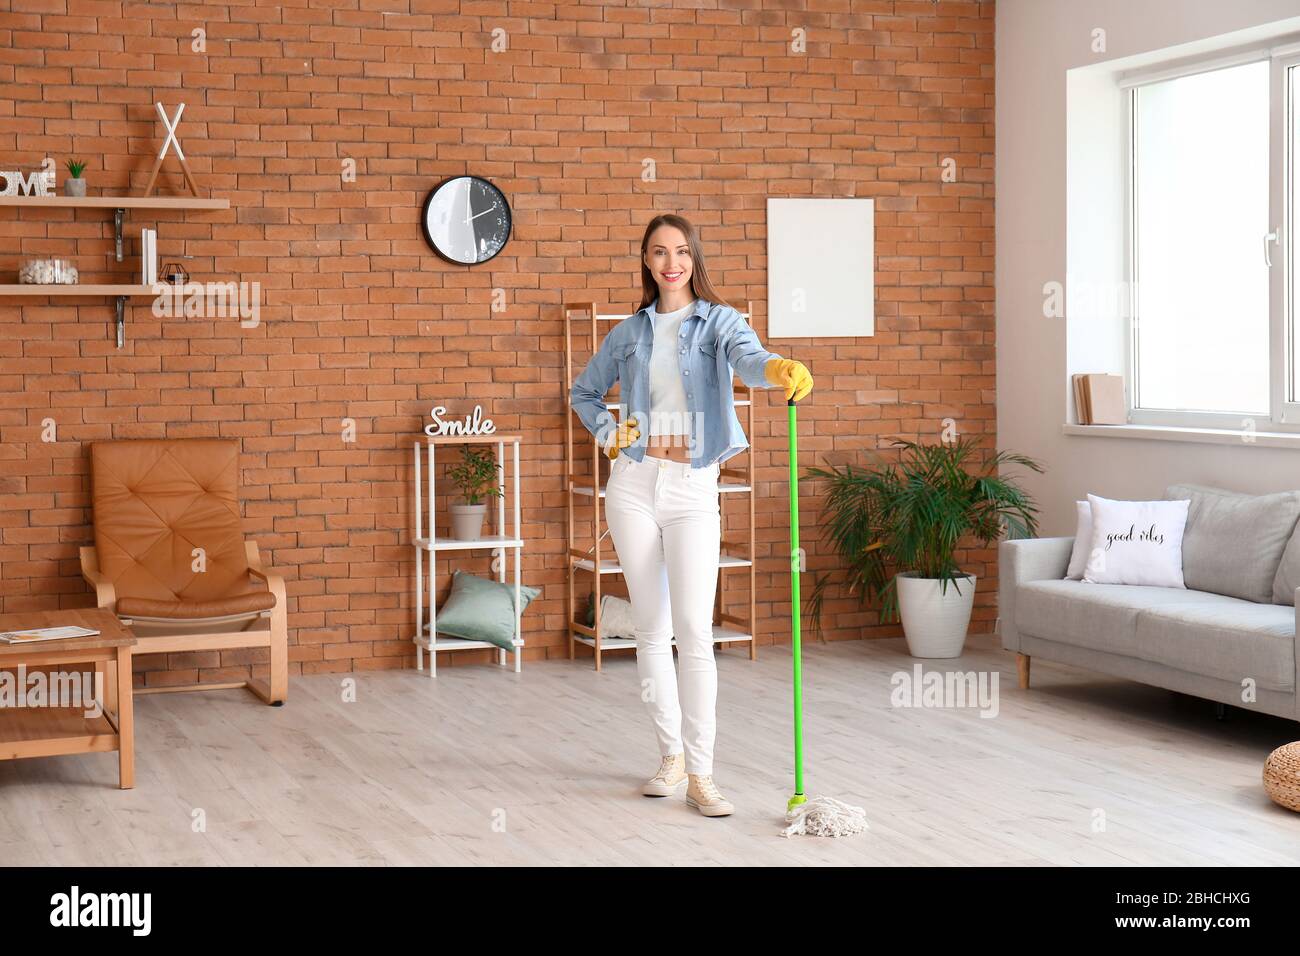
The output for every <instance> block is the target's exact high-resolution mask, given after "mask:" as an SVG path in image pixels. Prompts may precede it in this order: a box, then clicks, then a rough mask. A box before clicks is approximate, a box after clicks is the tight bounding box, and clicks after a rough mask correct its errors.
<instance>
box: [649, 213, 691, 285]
mask: <svg viewBox="0 0 1300 956" xmlns="http://www.w3.org/2000/svg"><path fill="white" fill-rule="evenodd" d="M642 261H643V262H645V265H646V268H647V269H649V270H650V274H651V275H652V276H654V278H655V283H656V284H657V285H658V286H659V300H660V301H661V302H666V303H674V302H678V301H680V300H681V299H682V298H683V295H685V296H686V297H689V296H690V295H691V276H692V275H693V274H694V264H693V263H692V261H691V247H690V244H689V243H688V242H687V241H686V236H685V234H684V233H683V232H682V231H681V230H680V229H678V228H677V227H676V226H668V225H663V226H660V227H659V228H658V229H656V230H655V231H654V232H652V233H651V234H650V239H649V241H648V242H647V243H646V250H645V255H644V256H643V257H642Z"/></svg>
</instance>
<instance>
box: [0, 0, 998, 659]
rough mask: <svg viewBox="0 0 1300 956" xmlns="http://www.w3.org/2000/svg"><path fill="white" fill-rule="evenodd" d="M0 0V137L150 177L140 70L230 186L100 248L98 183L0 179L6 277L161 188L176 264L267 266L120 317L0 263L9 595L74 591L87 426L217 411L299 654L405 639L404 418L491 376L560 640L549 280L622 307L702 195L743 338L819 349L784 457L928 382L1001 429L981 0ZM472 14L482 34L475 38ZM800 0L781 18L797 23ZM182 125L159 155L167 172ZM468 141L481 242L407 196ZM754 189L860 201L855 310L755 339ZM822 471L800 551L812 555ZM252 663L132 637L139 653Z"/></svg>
mask: <svg viewBox="0 0 1300 956" xmlns="http://www.w3.org/2000/svg"><path fill="white" fill-rule="evenodd" d="M0 6H2V7H3V11H4V12H0V166H5V167H12V166H14V165H36V164H39V163H40V162H41V160H42V159H43V158H44V157H45V156H47V155H48V156H52V157H54V159H55V160H56V162H57V163H58V164H59V170H60V177H59V178H60V181H61V180H62V179H63V178H64V174H63V170H62V164H63V161H64V160H65V159H67V158H69V157H83V158H85V159H86V160H87V161H88V168H87V171H86V174H85V175H86V176H87V178H88V179H89V181H90V184H91V194H92V195H93V194H96V193H98V192H100V191H102V192H104V193H106V194H107V193H115V194H120V193H122V192H125V191H127V190H128V189H130V190H135V189H138V188H139V187H140V186H141V185H142V182H143V180H144V178H145V177H146V176H147V173H148V170H149V167H150V166H151V164H152V158H153V155H154V153H155V151H156V150H157V148H158V146H159V145H160V143H161V139H162V132H163V130H162V126H161V124H160V123H159V122H158V120H157V118H156V115H155V113H154V109H153V103H154V101H155V100H159V101H161V102H163V103H164V104H165V105H166V106H168V107H169V109H170V110H174V108H175V105H176V104H177V103H178V102H181V101H184V102H185V104H186V108H185V114H184V118H183V119H182V121H181V124H180V127H179V133H180V139H181V144H182V146H183V148H184V149H185V152H186V155H187V157H188V158H189V159H190V162H191V164H192V167H193V169H194V171H195V174H196V175H197V177H198V179H199V181H200V183H201V185H202V186H203V187H204V188H205V189H207V190H209V191H210V192H211V193H212V194H213V195H216V196H223V197H227V198H229V199H230V202H231V207H232V208H231V209H230V210H229V211H226V212H204V213H189V214H184V215H181V214H172V213H166V214H162V215H154V216H141V215H136V214H131V215H129V216H128V220H127V235H128V237H132V238H130V239H129V244H128V248H127V253H128V259H127V261H126V262H124V263H121V264H118V263H115V262H114V261H113V257H112V241H111V236H112V228H111V224H112V214H111V211H106V210H16V209H0V237H3V241H2V242H0V274H3V275H4V276H5V280H4V281H7V282H12V281H15V279H16V275H15V274H16V270H17V268H18V264H19V262H20V260H21V259H23V258H26V257H30V256H34V255H60V256H69V257H72V258H74V261H75V262H76V264H77V266H78V267H79V269H80V270H81V273H82V281H83V282H87V281H111V280H113V279H114V278H115V277H116V281H130V275H129V274H130V273H132V271H133V270H134V269H135V268H136V266H137V263H138V260H136V259H135V256H136V254H137V250H136V244H137V240H136V239H135V238H134V237H137V236H138V234H139V229H140V228H141V226H144V225H156V227H157V229H158V232H159V246H160V251H161V254H162V257H163V258H164V259H167V258H170V257H172V256H174V255H176V254H180V253H184V254H187V255H190V256H192V257H193V258H192V259H190V260H187V264H188V266H189V267H190V271H191V272H192V273H193V274H194V276H195V278H198V279H222V280H224V279H243V280H246V281H257V282H259V283H260V285H261V290H262V306H261V315H260V324H259V325H258V327H256V328H243V327H241V326H240V324H239V322H238V321H237V319H234V318H220V317H218V318H197V317H191V318H163V319H159V318H155V317H154V316H153V315H152V314H151V311H150V308H149V300H147V299H139V300H136V301H135V303H134V304H132V305H131V306H130V307H129V310H128V321H127V332H126V336H127V341H126V346H125V348H123V349H121V350H118V349H116V348H115V347H114V343H113V341H112V336H111V322H110V318H111V303H110V302H109V301H108V300H102V299H87V300H75V299H73V300H69V299H64V300H36V301H35V302H34V303H31V304H26V305H16V304H14V303H15V302H16V301H17V300H12V299H9V300H5V299H0V356H2V359H0V390H2V392H3V396H4V400H3V402H2V403H0V607H2V608H3V610H5V611H21V610H24V609H29V608H48V607H55V606H60V605H62V606H73V605H85V604H88V603H91V597H90V592H89V591H88V589H87V588H86V586H85V585H84V584H83V583H82V581H81V579H80V577H79V575H78V571H77V547H78V545H80V544H84V543H89V542H90V540H91V532H90V527H89V517H90V515H89V508H88V485H87V449H86V443H88V442H91V441H94V440H98V439H107V438H132V437H184V436H218V435H219V436H229V437H235V438H239V439H240V440H241V441H242V443H243V468H244V471H243V481H244V502H245V519H246V525H247V528H248V531H249V533H250V534H251V535H252V536H254V537H255V538H256V539H257V540H258V541H259V542H260V543H261V546H262V548H263V550H264V551H266V552H269V557H270V560H271V563H272V564H273V565H274V566H275V567H276V568H277V569H278V570H280V571H281V572H282V573H283V574H284V575H285V577H286V579H287V581H288V587H289V594H290V627H291V631H292V640H293V642H294V646H293V647H292V648H291V661H292V662H293V671H294V672H295V673H299V672H301V673H315V672H321V671H343V670H349V669H353V668H378V667H399V666H410V665H411V664H412V663H413V660H414V655H413V653H412V649H411V645H410V644H409V642H407V641H404V640H403V639H402V638H403V637H404V636H406V637H409V624H408V620H409V618H410V616H411V611H410V605H411V601H412V598H411V583H410V581H411V564H410V560H409V557H410V555H409V548H408V547H407V546H406V545H407V542H408V532H407V529H408V527H409V523H410V522H409V517H410V514H409V513H410V504H409V502H408V498H409V494H410V465H409V454H410V446H411V442H412V440H413V438H414V436H416V435H417V434H418V432H419V429H420V427H421V426H422V425H423V423H424V422H425V420H426V419H427V416H428V412H429V408H430V406H431V405H433V404H435V403H436V402H441V403H442V404H446V405H447V406H448V407H449V408H450V409H451V412H452V413H457V412H459V413H461V414H464V413H465V412H467V411H469V409H471V408H472V406H473V404H474V402H475V401H481V402H482V403H483V404H484V406H485V410H486V411H487V412H488V413H489V414H490V415H491V417H492V418H493V419H494V420H495V421H496V423H497V425H498V427H499V428H501V429H502V430H505V431H520V432H522V433H523V434H524V435H525V436H526V441H525V443H524V445H523V448H522V456H523V460H524V470H523V476H524V480H525V483H526V487H527V498H526V507H525V528H524V531H525V536H526V538H527V539H528V546H527V549H526V551H525V564H524V580H525V582H526V583H529V584H532V585H536V586H541V587H543V588H544V592H543V595H542V596H541V597H540V598H539V599H538V600H537V601H536V602H534V604H533V605H532V606H531V607H530V608H529V609H528V611H527V612H526V614H525V617H524V622H525V628H526V634H525V637H526V640H527V642H528V653H527V657H528V658H529V659H539V658H543V657H551V658H556V657H562V656H564V655H565V654H566V652H567V651H566V644H565V628H564V617H565V603H564V594H565V585H564V581H565V575H564V561H565V559H564V547H565V544H564V531H565V506H564V501H565V496H564V491H563V484H562V472H563V468H562V464H563V455H564V449H563V438H564V422H565V416H566V415H567V414H568V409H567V401H566V397H565V396H564V394H563V380H564V375H563V368H562V362H563V338H562V324H561V320H560V312H559V303H560V302H562V301H574V300H576V299H584V298H595V299H597V300H598V301H599V302H601V304H602V309H606V308H607V310H609V311H613V310H614V309H616V308H619V307H622V308H623V309H624V311H627V310H630V309H631V308H632V307H634V306H635V305H636V303H637V301H638V299H637V298H636V296H637V294H638V285H637V283H638V279H637V276H638V259H637V244H638V242H639V240H640V236H641V232H642V229H643V228H644V224H645V223H646V221H647V220H648V219H649V218H650V217H651V216H652V215H654V214H655V213H656V212H661V211H675V212H680V213H682V214H684V215H686V216H688V217H689V218H691V219H692V220H693V221H694V222H695V223H696V224H697V225H698V226H699V227H700V228H701V230H702V233H703V237H704V241H705V245H706V251H707V253H708V256H709V266H710V271H711V275H712V277H713V279H714V281H715V284H716V285H717V286H718V288H719V289H720V290H721V291H722V292H723V294H724V295H725V296H726V297H727V298H728V299H729V301H731V302H732V303H733V304H737V305H739V306H740V307H742V308H743V305H744V302H745V301H746V300H748V299H752V300H753V301H754V303H755V316H754V320H753V324H754V327H755V328H756V330H757V331H758V333H759V335H760V337H761V338H763V339H764V341H765V343H766V344H767V345H768V346H769V347H770V348H771V349H772V350H773V351H776V352H778V353H780V354H782V355H786V356H789V357H793V358H797V359H799V360H801V361H803V362H804V363H806V364H807V365H808V366H809V367H810V368H811V370H812V372H813V374H814V376H815V378H816V386H817V387H816V390H815V391H814V393H813V395H812V397H811V399H809V400H808V401H807V402H805V403H804V404H803V405H801V407H800V423H801V427H802V436H801V439H800V447H801V451H803V452H804V454H805V460H804V463H805V464H814V463H822V462H824V461H835V462H843V461H847V460H852V459H854V458H855V456H856V455H857V453H858V452H859V451H860V450H861V449H863V448H869V447H876V446H877V445H878V444H880V443H881V442H882V441H883V440H884V439H885V438H886V437H887V436H890V435H895V434H903V435H912V436H916V435H921V436H924V437H928V438H931V439H933V438H937V436H938V434H939V430H940V428H941V427H942V424H941V423H942V420H943V419H944V418H952V419H954V420H955V421H956V423H957V425H958V427H959V428H960V429H962V430H964V431H965V432H966V433H976V434H981V435H985V436H987V439H988V442H989V444H992V441H993V432H994V427H995V426H994V422H995V419H994V409H993V401H994V354H993V344H994V343H993V334H994V333H993V314H992V309H993V185H992V184H993V168H992V167H993V75H992V74H993V3H992V2H938V3H935V2H931V0H917V2H896V3H895V2H868V0H839V2H829V3H811V4H808V5H807V6H808V7H809V8H810V9H808V10H797V9H786V8H787V7H788V8H793V7H795V6H797V5H796V4H777V3H775V2H767V3H763V2H758V0H754V2H745V3H723V4H714V5H710V4H703V5H700V6H701V8H700V9H695V8H694V5H692V6H691V7H688V6H687V5H685V4H683V5H681V6H680V7H678V6H673V5H670V4H668V3H656V4H644V5H642V4H624V3H613V2H611V3H597V2H593V3H585V4H582V5H574V4H559V5H549V4H547V5H538V6H520V5H518V4H506V3H497V2H479V3H472V4H471V3H463V4H457V3H455V2H449V0H443V2H422V0H382V2H372V0H356V2H333V3H331V2H328V0H310V2H308V0H290V2H282V0H276V2H271V0H245V2H241V3H222V2H210V3H208V2H203V3H189V4H173V3H163V2H158V3H120V2H115V0H5V2H4V3H3V4H2V5H0ZM529 14H536V15H535V16H529ZM498 27H499V28H501V29H503V30H504V31H505V38H506V40H507V46H506V48H505V49H504V50H502V51H501V52H493V50H492V49H491V46H492V42H493V38H492V31H493V30H494V29H495V28H498ZM200 29H201V30H202V31H204V33H203V34H202V35H201V39H202V40H203V44H204V45H205V46H206V49H205V50H203V51H201V52H197V51H195V49H194V47H195V46H196V45H199V44H198V43H197V40H198V39H199V38H198V37H196V35H195V33H194V31H196V30H200ZM797 29H802V30H804V31H806V53H795V52H792V49H791V41H792V38H794V37H795V36H796V34H795V33H794V32H793V31H796V30H797ZM645 158H653V159H654V160H655V163H656V172H657V181H655V182H653V183H646V182H643V181H642V180H641V171H642V161H643V159H645ZM945 158H950V159H952V160H953V161H954V163H955V166H953V165H952V164H949V167H948V168H950V169H951V170H952V171H953V172H954V173H955V181H951V182H948V181H945V180H944V177H943V174H944V170H945V166H944V160H945ZM349 159H351V160H355V167H356V178H355V182H349V181H346V179H345V177H344V176H343V175H342V172H343V168H344V163H345V160H349ZM174 162H175V160H174V157H172V158H169V159H168V162H167V165H166V166H165V167H164V173H165V176H166V179H165V181H164V183H163V184H162V190H161V191H163V192H176V191H178V185H179V177H177V176H175V175H174V173H175V167H174V166H173V163H174ZM465 172H471V173H475V174H478V175H481V176H485V177H487V178H489V179H491V180H493V181H495V182H496V183H497V184H498V185H499V186H501V188H502V189H503V190H504V191H505V193H506V194H507V196H508V197H509V200H510V202H511V205H512V207H513V211H514V216H515V232H514V235H513V238H512V240H511V242H510V243H509V245H508V246H507V248H506V249H505V251H504V252H503V253H502V254H501V255H500V256H498V257H497V258H496V259H494V260H493V261H492V262H491V263H489V264H487V265H486V266H483V267H477V268H463V267H457V266H452V265H450V264H448V263H446V262H444V261H443V260H441V259H439V258H438V257H437V256H435V255H434V254H433V253H432V252H431V251H430V250H428V248H427V247H426V246H425V244H424V241H423V238H422V237H421V234H420V229H419V225H418V219H419V211H420V205H421V202H422V201H423V198H424V196H425V193H426V192H427V190H428V189H429V188H430V187H431V186H432V185H433V184H435V183H436V182H438V181H440V180H441V179H443V178H445V177H447V176H451V175H456V174H461V173H465ZM950 178H951V177H950ZM769 195H779V196H838V197H844V196H860V197H873V198H874V199H875V200H876V224H877V240H876V242H877V247H876V248H877V262H876V282H877V288H876V309H877V334H876V336H875V337H874V338H870V339H867V338H864V339H859V340H848V339H835V340H798V339H787V340H779V341H776V340H773V341H768V340H767V339H766V328H767V323H766V314H767V310H766V304H765V302H764V298H765V295H766V278H767V272H766V270H767V263H766V258H765V227H764V219H765V212H764V210H765V200H766V198H767V197H768V196H769ZM494 289H503V290H504V296H505V299H504V301H505V304H506V308H505V310H504V311H503V312H494V311H493V309H492V295H493V290H494ZM758 398H759V408H758V410H757V412H758V419H759V424H758V426H757V428H756V432H757V434H756V436H755V446H756V447H755V454H756V456H757V457H756V464H757V466H758V468H759V475H760V480H759V484H758V492H759V495H758V499H757V505H756V507H757V529H758V536H759V551H760V564H759V568H758V593H757V597H758V601H759V615H760V619H761V621H762V627H761V629H760V643H770V642H772V641H773V640H776V641H784V640H786V639H787V635H788V630H789V581H788V571H787V569H786V563H785V561H784V559H783V558H782V556H781V555H782V553H783V551H784V548H785V542H786V540H787V539H786V535H787V499H786V494H787V492H786V484H785V476H786V470H785V469H786V458H785V445H784V442H785V438H784V421H785V414H784V402H783V401H782V399H781V396H780V394H779V392H776V391H764V392H760V393H758ZM462 410H463V411H462ZM345 418H351V419H353V420H355V422H356V429H357V435H356V441H355V442H352V443H348V442H345V441H343V439H342V425H341V422H342V420H343V419H345ZM47 419H53V421H54V423H55V425H56V429H57V431H56V438H57V440H56V441H54V442H47V441H42V435H41V432H42V423H43V422H44V421H45V420H47ZM742 461H743V459H741V458H737V459H735V460H734V461H733V464H740V463H741V462H742ZM812 493H813V489H812V488H809V489H808V491H807V492H806V494H805V499H804V505H803V510H802V516H803V524H804V533H803V537H804V539H805V540H804V543H805V544H806V545H808V546H809V549H810V552H811V556H810V559H809V563H810V567H811V569H812V570H814V571H815V570H818V569H821V568H825V567H828V566H830V565H832V564H834V560H833V558H832V557H831V556H830V555H828V554H827V553H826V551H825V548H824V547H823V546H821V545H820V544H819V543H818V541H817V540H816V527H815V526H816V522H817V511H818V509H817V507H816V502H815V500H814V499H813V498H812ZM993 558H994V554H993V553H992V552H991V551H990V552H984V551H981V552H973V553H971V554H969V555H968V556H967V560H966V561H965V566H966V567H968V568H970V569H971V570H973V571H974V572H975V573H976V574H978V575H979V576H980V578H981V581H980V599H979V602H978V606H977V609H976V616H977V621H978V622H979V624H977V629H979V628H980V627H981V625H982V626H983V628H984V629H987V625H988V623H989V622H991V620H992V617H993V615H994V610H993V606H992V600H993V590H994V587H995V581H994V576H995V572H996V567H995V565H994V563H993ZM458 566H462V567H472V564H459V565H458ZM445 587H446V578H445V577H444V579H443V588H444V590H445ZM827 610H828V613H829V614H830V617H829V618H828V623H830V624H831V625H832V627H831V629H830V630H829V631H828V634H827V636H828V637H831V638H836V639H842V638H857V637H862V636H864V635H865V636H876V635H881V636H884V635H896V634H898V633H899V632H898V629H897V628H896V627H884V628H882V627H879V626H875V625H874V620H875V618H874V615H870V614H863V613H860V612H859V611H858V610H857V607H856V604H855V602H854V600H853V599H852V598H845V599H843V600H840V601H837V602H835V603H833V604H829V605H828V608H827ZM471 659H472V658H471V657H469V656H467V655H456V662H457V663H466V662H469V661H470V660H471ZM479 659H480V660H481V659H482V657H481V656H480V657H479ZM448 663H450V661H449V662H448ZM245 664H246V658H242V657H240V656H238V655H227V656H226V657H225V658H224V659H219V658H218V657H217V655H216V654H207V655H196V656H180V655H178V656H176V657H174V658H172V659H171V660H163V659H159V658H152V659H148V660H146V661H142V662H141V664H140V667H141V668H142V669H145V670H146V671H147V673H146V674H145V675H143V676H139V677H138V679H141V680H144V679H147V680H148V681H149V682H150V683H155V682H166V681H186V680H190V679H193V678H194V677H195V676H201V677H203V678H204V679H209V678H211V677H213V676H216V675H217V674H218V673H219V672H238V671H239V670H240V669H241V668H243V667H244V665H245ZM200 671H201V674H200V673H198V672H200Z"/></svg>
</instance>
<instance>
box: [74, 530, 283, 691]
mask: <svg viewBox="0 0 1300 956" xmlns="http://www.w3.org/2000/svg"><path fill="white" fill-rule="evenodd" d="M244 548H245V551H246V553H247V555H248V572H249V574H251V575H252V576H253V577H255V578H261V579H262V580H263V581H265V582H266V587H267V589H268V590H269V591H270V592H271V593H272V594H273V595H275V606H274V607H272V608H271V609H269V610H266V611H257V612H254V613H251V614H238V615H230V616H227V617H214V618H198V619H185V618H176V619H163V618H144V617H136V618H129V617H119V619H120V620H121V621H122V623H123V624H125V625H127V626H128V627H132V628H134V629H136V631H137V637H138V638H139V640H138V643H137V644H136V648H135V650H136V654H135V655H134V656H136V657H140V656H143V655H145V654H173V653H186V652H194V651H211V650H236V649H238V648H242V647H266V648H269V649H270V651H271V662H270V664H271V667H270V679H269V682H268V681H262V680H256V679H250V680H246V681H236V682H232V683H207V684H203V683H200V684H182V685H178V686H175V687H144V688H141V689H139V690H137V691H136V692H135V693H137V694H165V693H172V692H174V691H190V690H229V689H231V688H235V687H246V688H248V689H249V690H250V691H252V692H253V693H254V694H256V695H257V696H258V697H260V698H261V699H262V700H263V701H265V702H266V703H268V704H270V705H272V706H274V707H279V706H280V705H281V704H283V703H284V701H285V699H286V698H287V697H288V694H289V614H288V607H287V605H286V602H285V591H284V579H283V578H282V577H280V575H278V574H276V573H274V572H272V571H269V570H268V569H266V568H264V567H263V566H262V558H261V555H260V554H259V553H258V550H257V542H255V541H245V542H244ZM81 574H82V577H84V578H85V579H86V581H87V582H88V583H89V584H90V585H91V586H92V587H94V589H95V603H96V605H98V606H99V607H101V608H105V609H106V610H109V611H112V612H113V613H115V614H116V607H117V594H116V592H115V589H114V587H113V585H112V583H111V582H109V581H108V580H107V579H106V578H105V577H104V576H103V574H101V573H100V570H99V556H98V554H97V553H96V551H95V548H94V546H93V545H92V546H90V547H85V548H82V549H81ZM239 624H242V625H243V626H242V627H235V625H239ZM258 624H264V626H257V627H255V626H254V625H258ZM169 631H173V632H172V633H169ZM140 632H147V633H146V634H143V635H142V634H141V633H140Z"/></svg>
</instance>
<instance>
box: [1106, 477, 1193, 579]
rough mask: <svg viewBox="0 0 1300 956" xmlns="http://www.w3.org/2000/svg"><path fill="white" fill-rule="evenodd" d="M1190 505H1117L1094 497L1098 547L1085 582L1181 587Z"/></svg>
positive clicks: (1109, 500) (1130, 503) (1179, 503)
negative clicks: (1185, 534)
mask: <svg viewBox="0 0 1300 956" xmlns="http://www.w3.org/2000/svg"><path fill="white" fill-rule="evenodd" d="M1190 504H1191V502H1190V501H1185V500H1184V501H1112V500H1111V499H1109V498H1098V497H1097V496H1096V495H1089V496H1088V505H1089V510H1090V511H1091V512H1092V547H1091V548H1090V549H1089V551H1088V561H1087V564H1086V565H1084V570H1083V579H1084V580H1085V581H1091V582H1092V583H1094V584H1145V585H1150V586H1152V587H1158V588H1181V587H1186V585H1184V584H1183V529H1184V528H1186V527H1187V507H1188V505H1190Z"/></svg>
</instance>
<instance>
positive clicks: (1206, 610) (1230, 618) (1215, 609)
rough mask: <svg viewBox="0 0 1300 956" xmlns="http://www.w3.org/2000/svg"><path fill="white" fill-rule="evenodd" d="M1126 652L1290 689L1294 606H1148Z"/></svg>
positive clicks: (1224, 677) (1228, 678)
mask: <svg viewBox="0 0 1300 956" xmlns="http://www.w3.org/2000/svg"><path fill="white" fill-rule="evenodd" d="M1130 656H1132V657H1137V658H1140V659H1141V660H1144V661H1151V662H1152V663H1155V664H1164V665H1166V666H1168V667H1176V668H1178V669H1179V670H1184V671H1189V672H1191V673H1193V674H1201V675H1203V676H1205V677H1218V678H1220V679H1222V680H1226V681H1231V682H1232V683H1234V684H1238V683H1240V682H1241V681H1242V680H1243V679H1245V678H1247V677H1249V678H1252V679H1253V680H1254V681H1255V684H1256V686H1258V687H1261V688H1264V689H1265V690H1277V691H1293V690H1294V689H1295V609H1294V608H1290V607H1281V606H1279V605H1276V604H1254V603H1250V604H1245V603H1241V604H1236V605H1223V604H1219V605H1213V604H1190V605H1185V606H1181V607H1180V606H1166V607H1156V608H1150V609H1148V610H1145V611H1143V612H1141V613H1140V614H1139V615H1138V618H1137V640H1136V642H1135V643H1134V649H1133V652H1132V653H1131V654H1130Z"/></svg>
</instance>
